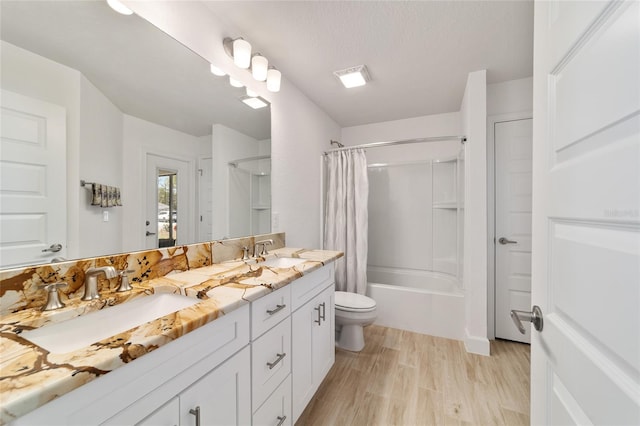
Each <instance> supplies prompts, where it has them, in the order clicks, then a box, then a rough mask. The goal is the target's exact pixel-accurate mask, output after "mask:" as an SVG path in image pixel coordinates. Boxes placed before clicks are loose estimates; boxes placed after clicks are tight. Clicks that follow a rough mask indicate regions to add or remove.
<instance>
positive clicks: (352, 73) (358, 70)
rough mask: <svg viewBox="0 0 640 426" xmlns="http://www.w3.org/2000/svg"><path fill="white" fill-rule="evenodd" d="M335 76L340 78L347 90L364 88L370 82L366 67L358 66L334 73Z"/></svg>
mask: <svg viewBox="0 0 640 426" xmlns="http://www.w3.org/2000/svg"><path fill="white" fill-rule="evenodd" d="M333 75H335V76H336V77H338V78H339V79H340V82H341V83H342V84H343V85H344V87H346V88H347V89H350V88H352V87H358V86H364V85H365V84H367V81H369V71H367V66H366V65H358V66H356V67H351V68H347V69H344V70H340V71H334V72H333Z"/></svg>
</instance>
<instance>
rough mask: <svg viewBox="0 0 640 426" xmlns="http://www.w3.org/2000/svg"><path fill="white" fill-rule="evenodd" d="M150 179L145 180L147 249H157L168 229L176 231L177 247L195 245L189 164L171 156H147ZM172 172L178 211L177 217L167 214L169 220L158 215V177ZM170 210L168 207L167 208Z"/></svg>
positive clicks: (191, 174)
mask: <svg viewBox="0 0 640 426" xmlns="http://www.w3.org/2000/svg"><path fill="white" fill-rule="evenodd" d="M146 160H147V178H146V190H145V194H146V195H145V196H146V219H145V223H146V230H145V238H146V242H145V247H146V248H147V249H153V248H158V244H159V243H158V237H160V236H166V235H167V232H168V231H167V229H168V227H173V228H174V232H175V233H176V235H177V241H176V245H183V244H190V243H192V242H193V241H194V236H193V235H192V230H193V228H194V226H193V222H194V220H193V219H194V217H193V215H194V209H193V205H194V198H195V197H194V194H193V193H194V191H195V184H194V181H195V179H194V172H193V167H192V165H191V163H190V162H189V161H184V160H181V159H177V158H172V157H169V156H163V155H156V154H150V153H147V156H146ZM166 171H171V172H175V173H176V175H177V198H178V211H177V214H176V215H175V217H174V216H173V215H169V212H163V213H162V214H164V213H166V214H167V215H169V216H167V217H164V216H160V214H159V208H158V206H159V200H158V176H159V174H162V173H163V172H166ZM167 207H168V206H167Z"/></svg>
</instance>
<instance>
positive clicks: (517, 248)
mask: <svg viewBox="0 0 640 426" xmlns="http://www.w3.org/2000/svg"><path fill="white" fill-rule="evenodd" d="M531 140H532V120H531V119H525V120H514V121H505V122H499V123H496V124H495V159H496V163H495V169H496V172H495V177H496V185H495V188H496V210H495V211H496V227H495V230H496V231H495V233H496V241H495V252H496V254H495V259H496V287H495V288H496V290H495V291H496V304H495V325H496V330H495V335H496V337H498V338H501V339H509V340H515V341H518V342H526V343H529V342H530V339H531V336H530V332H531V331H530V326H529V325H525V329H526V333H525V334H521V333H520V332H519V331H518V329H517V328H515V327H514V326H513V322H512V320H511V317H510V315H509V312H511V310H512V309H516V310H520V311H526V310H528V309H529V308H530V307H531Z"/></svg>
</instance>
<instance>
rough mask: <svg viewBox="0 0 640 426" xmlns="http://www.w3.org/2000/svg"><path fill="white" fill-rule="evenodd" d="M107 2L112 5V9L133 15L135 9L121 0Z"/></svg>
mask: <svg viewBox="0 0 640 426" xmlns="http://www.w3.org/2000/svg"><path fill="white" fill-rule="evenodd" d="M107 4H108V5H109V6H111V9H113V10H115V11H116V12H118V13H121V14H123V15H132V14H133V10H131V9H129V8H128V7H127V6H125V5H124V4H122V3H121V2H120V0H107Z"/></svg>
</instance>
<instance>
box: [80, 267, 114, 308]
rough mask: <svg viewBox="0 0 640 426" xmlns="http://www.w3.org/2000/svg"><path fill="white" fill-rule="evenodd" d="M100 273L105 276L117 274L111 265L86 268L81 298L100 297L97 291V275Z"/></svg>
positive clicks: (110, 276) (112, 276)
mask: <svg viewBox="0 0 640 426" xmlns="http://www.w3.org/2000/svg"><path fill="white" fill-rule="evenodd" d="M100 274H104V275H105V277H107V278H115V277H117V276H118V272H117V271H116V268H114V267H113V266H101V267H100V268H89V269H87V271H86V272H85V273H84V296H82V300H94V299H100V292H99V291H98V275H100Z"/></svg>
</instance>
